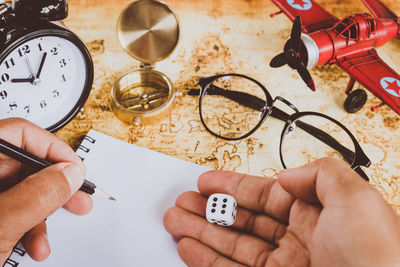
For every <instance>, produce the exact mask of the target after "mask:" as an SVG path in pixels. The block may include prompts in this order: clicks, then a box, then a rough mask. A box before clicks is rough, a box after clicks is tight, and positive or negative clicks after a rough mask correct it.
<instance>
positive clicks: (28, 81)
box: [11, 76, 35, 83]
mask: <svg viewBox="0 0 400 267" xmlns="http://www.w3.org/2000/svg"><path fill="white" fill-rule="evenodd" d="M34 80H35V77H33V76H31V77H29V78H27V79H11V82H12V83H33V81H34Z"/></svg>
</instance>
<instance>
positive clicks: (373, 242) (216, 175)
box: [164, 159, 400, 267]
mask: <svg viewBox="0 0 400 267" xmlns="http://www.w3.org/2000/svg"><path fill="white" fill-rule="evenodd" d="M198 189H199V191H200V193H197V192H185V193H183V194H182V195H180V196H179V197H178V199H177V200H176V206H175V207H173V208H170V209H169V210H168V211H167V212H166V213H165V215H164V225H165V228H166V230H167V231H168V232H169V233H170V234H172V235H174V236H176V237H178V238H180V240H179V244H178V253H179V255H180V257H181V258H182V260H183V261H184V262H185V263H186V264H187V265H188V266H243V265H248V266H380V267H382V266H399V264H400V219H399V216H398V215H397V214H395V212H394V211H393V209H392V208H391V207H390V206H389V205H388V204H387V203H386V202H385V201H384V199H383V198H382V197H381V195H380V194H379V193H378V192H377V191H376V190H375V189H374V188H373V187H372V186H370V185H369V184H368V183H367V182H365V181H364V180H363V179H361V178H360V177H359V176H358V175H357V174H356V173H355V172H354V171H353V170H351V169H350V168H349V167H348V166H347V165H345V164H344V163H342V162H340V161H338V160H335V159H321V160H317V161H315V162H313V163H311V164H309V165H307V166H304V167H300V168H296V169H290V170H285V171H282V172H281V173H280V174H279V175H278V180H276V179H272V178H261V177H256V176H247V175H243V174H238V173H234V172H221V171H211V172H206V173H204V174H202V175H201V176H200V178H199V180H198ZM213 193H224V194H229V195H232V196H233V197H235V199H236V200H237V202H238V205H239V209H238V211H237V217H236V221H235V223H234V224H233V226H232V227H231V228H225V227H221V226H217V225H214V224H210V223H208V222H207V221H206V220H205V219H204V217H205V208H206V203H207V196H209V195H211V194H213Z"/></svg>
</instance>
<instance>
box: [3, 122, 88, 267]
mask: <svg viewBox="0 0 400 267" xmlns="http://www.w3.org/2000/svg"><path fill="white" fill-rule="evenodd" d="M0 138H2V139H4V140H6V141H8V142H10V143H12V144H14V145H16V146H18V147H21V148H23V149H25V150H27V151H28V152H30V153H32V154H35V155H36V156H38V157H40V158H44V159H47V160H49V161H52V162H59V163H57V164H54V165H52V166H50V167H48V168H46V169H43V170H42V171H40V172H37V173H33V174H32V173H31V172H29V170H28V169H27V167H26V166H22V165H21V163H20V162H18V161H16V160H14V159H11V158H10V157H8V156H6V155H3V154H0V265H1V266H2V264H3V263H4V262H5V260H6V259H7V258H8V256H10V254H11V252H12V249H13V247H14V246H15V245H16V243H17V242H18V241H19V240H20V239H21V241H22V243H23V245H24V247H25V249H26V251H27V253H28V254H29V256H30V257H31V258H33V259H34V260H38V261H40V260H44V259H46V258H47V257H48V255H49V253H50V247H49V244H48V241H47V233H46V223H45V221H44V220H45V219H46V218H47V217H48V216H50V215H51V214H52V213H53V212H54V211H56V210H57V209H59V208H60V207H61V206H63V207H64V208H66V209H67V210H69V211H70V212H72V213H74V214H78V215H83V214H86V213H88V212H89V211H90V210H91V208H92V200H91V198H90V196H89V195H87V194H86V193H84V192H81V191H78V192H76V191H77V190H78V189H79V188H80V186H81V185H82V183H83V179H84V176H85V167H84V165H83V163H82V161H81V160H80V159H79V157H78V156H77V155H76V154H75V153H74V151H73V150H72V149H71V148H70V147H69V146H68V145H67V144H65V143H64V142H63V141H61V140H60V139H58V138H57V137H56V136H55V135H53V134H51V133H49V132H47V131H45V130H43V129H41V128H39V127H38V126H35V125H33V124H32V123H29V122H27V121H25V120H22V119H5V120H0Z"/></svg>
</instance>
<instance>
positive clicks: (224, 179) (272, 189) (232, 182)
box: [197, 171, 294, 224]
mask: <svg viewBox="0 0 400 267" xmlns="http://www.w3.org/2000/svg"><path fill="white" fill-rule="evenodd" d="M197 187H198V189H199V191H200V193H202V194H203V195H206V196H209V195H211V194H214V193H223V194H228V195H231V196H233V197H234V198H235V199H236V201H237V202H238V205H239V206H241V207H243V208H247V209H250V210H255V211H258V212H263V213H265V214H267V215H268V216H270V217H273V218H275V219H277V220H278V221H280V222H282V223H285V224H288V222H289V213H290V208H291V207H292V205H293V202H294V197H293V196H291V195H290V194H289V193H287V192H286V191H285V190H284V189H283V188H282V187H281V186H280V184H279V183H278V182H277V180H276V179H274V178H267V177H265V178H264V177H258V176H250V175H245V174H239V173H236V172H227V171H209V172H205V173H203V174H202V175H201V176H200V177H199V180H198V184H197Z"/></svg>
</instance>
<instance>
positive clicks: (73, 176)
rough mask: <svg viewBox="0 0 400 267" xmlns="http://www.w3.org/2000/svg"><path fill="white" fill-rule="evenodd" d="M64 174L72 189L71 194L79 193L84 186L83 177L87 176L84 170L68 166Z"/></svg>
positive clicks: (71, 165) (72, 165)
mask: <svg viewBox="0 0 400 267" xmlns="http://www.w3.org/2000/svg"><path fill="white" fill-rule="evenodd" d="M63 173H64V175H65V177H66V178H67V180H68V183H69V186H70V187H71V194H73V193H75V192H76V191H78V189H79V188H80V187H81V186H82V184H83V177H84V176H85V173H84V170H83V169H82V168H81V167H80V166H78V165H75V164H68V165H67V166H65V167H64V169H63Z"/></svg>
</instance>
